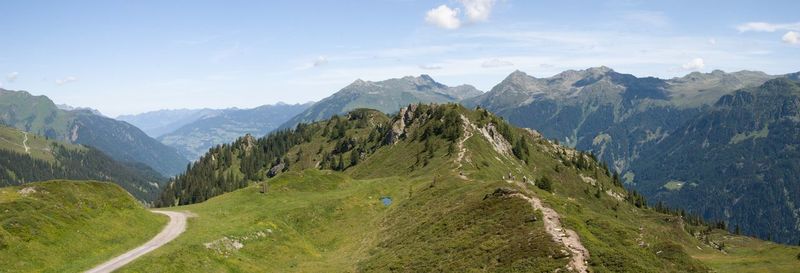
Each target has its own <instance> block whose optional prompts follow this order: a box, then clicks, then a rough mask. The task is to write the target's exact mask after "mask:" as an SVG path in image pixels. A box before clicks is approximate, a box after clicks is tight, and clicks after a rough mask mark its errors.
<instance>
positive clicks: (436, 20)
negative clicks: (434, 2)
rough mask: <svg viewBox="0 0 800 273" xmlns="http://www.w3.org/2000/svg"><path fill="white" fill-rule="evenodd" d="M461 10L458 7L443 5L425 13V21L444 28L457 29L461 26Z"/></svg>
mask: <svg viewBox="0 0 800 273" xmlns="http://www.w3.org/2000/svg"><path fill="white" fill-rule="evenodd" d="M460 12H461V11H460V10H459V9H458V8H452V9H451V8H450V7H448V6H447V5H441V6H439V7H437V8H434V9H431V10H429V11H428V13H426V14H425V22H428V24H431V25H434V26H437V27H440V28H444V29H457V28H459V27H461V19H459V18H458V14H459V13H460Z"/></svg>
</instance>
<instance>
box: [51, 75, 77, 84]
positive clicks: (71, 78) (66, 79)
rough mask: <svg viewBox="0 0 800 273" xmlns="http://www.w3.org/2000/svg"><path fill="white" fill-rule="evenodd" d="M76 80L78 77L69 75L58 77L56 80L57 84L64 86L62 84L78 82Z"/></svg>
mask: <svg viewBox="0 0 800 273" xmlns="http://www.w3.org/2000/svg"><path fill="white" fill-rule="evenodd" d="M76 81H78V78H77V77H75V76H68V77H64V78H62V79H57V80H56V84H57V85H59V86H62V85H65V84H68V83H72V82H76Z"/></svg>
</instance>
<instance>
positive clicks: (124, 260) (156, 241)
mask: <svg viewBox="0 0 800 273" xmlns="http://www.w3.org/2000/svg"><path fill="white" fill-rule="evenodd" d="M152 212H154V213H160V214H164V215H167V216H169V224H167V226H166V227H164V230H162V231H161V232H160V233H158V235H156V237H153V239H150V241H148V242H147V243H145V244H144V245H142V246H140V247H137V248H135V249H133V250H131V251H128V252H126V253H125V254H122V255H119V256H117V257H115V258H113V259H111V260H109V261H107V262H105V263H103V264H101V265H98V266H97V267H95V268H92V269H89V270H87V271H86V273H106V272H112V271H114V270H117V269H119V268H120V267H123V266H125V265H126V264H128V263H130V262H131V261H133V260H136V259H137V258H139V257H141V256H143V255H144V254H147V253H148V252H150V251H153V250H155V249H156V248H159V247H161V246H163V245H165V244H167V243H168V242H169V241H172V240H173V239H175V238H177V237H178V235H181V233H183V231H185V230H186V218H187V217H188V215H187V214H186V213H183V212H176V211H161V210H153V211H152Z"/></svg>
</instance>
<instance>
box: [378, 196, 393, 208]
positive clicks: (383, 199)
mask: <svg viewBox="0 0 800 273" xmlns="http://www.w3.org/2000/svg"><path fill="white" fill-rule="evenodd" d="M381 202H383V205H384V206H389V205H391V204H392V197H389V196H384V197H381Z"/></svg>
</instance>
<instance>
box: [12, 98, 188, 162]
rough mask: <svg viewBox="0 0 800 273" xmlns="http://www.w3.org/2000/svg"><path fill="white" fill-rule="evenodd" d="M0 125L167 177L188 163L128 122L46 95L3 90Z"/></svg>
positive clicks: (172, 150) (173, 150)
mask: <svg viewBox="0 0 800 273" xmlns="http://www.w3.org/2000/svg"><path fill="white" fill-rule="evenodd" d="M0 124H2V125H5V126H9V127H14V128H17V129H19V130H23V131H26V132H29V133H32V134H36V135H40V136H45V137H47V138H49V139H53V140H57V141H61V142H66V143H74V144H82V145H87V146H92V147H95V148H97V149H98V150H100V151H103V153H105V154H107V155H109V156H110V157H111V158H114V159H115V160H117V161H121V162H138V163H142V164H145V165H147V166H150V168H152V169H154V170H156V171H158V172H159V173H161V174H162V175H164V176H171V175H174V174H177V173H179V172H181V171H182V170H183V169H184V168H185V167H186V164H187V163H188V161H187V160H186V159H184V158H183V157H182V156H180V155H179V154H178V152H177V151H175V149H173V148H171V147H168V146H166V145H164V144H162V143H160V142H158V141H157V140H155V139H153V138H151V137H149V136H147V135H146V134H145V133H144V132H142V131H141V130H139V129H138V128H136V127H135V126H133V125H130V124H128V123H126V122H121V121H117V120H114V119H111V118H107V117H104V116H100V115H96V114H94V113H92V112H91V111H89V110H72V111H66V110H61V109H59V108H58V107H57V106H56V105H55V103H53V101H51V100H50V99H49V98H47V97H45V96H33V95H31V94H30V93H28V92H25V91H11V90H5V89H0Z"/></svg>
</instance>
